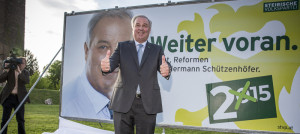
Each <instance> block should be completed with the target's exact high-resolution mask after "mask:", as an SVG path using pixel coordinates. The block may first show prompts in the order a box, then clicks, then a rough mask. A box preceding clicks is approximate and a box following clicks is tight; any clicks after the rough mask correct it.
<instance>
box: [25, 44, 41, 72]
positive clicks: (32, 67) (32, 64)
mask: <svg viewBox="0 0 300 134" xmlns="http://www.w3.org/2000/svg"><path fill="white" fill-rule="evenodd" d="M24 57H25V58H26V62H27V66H26V68H25V69H26V70H28V71H29V73H30V76H31V75H33V74H34V73H35V72H38V71H39V66H38V61H37V59H36V58H35V57H34V55H33V53H31V52H30V50H27V49H25V51H24Z"/></svg>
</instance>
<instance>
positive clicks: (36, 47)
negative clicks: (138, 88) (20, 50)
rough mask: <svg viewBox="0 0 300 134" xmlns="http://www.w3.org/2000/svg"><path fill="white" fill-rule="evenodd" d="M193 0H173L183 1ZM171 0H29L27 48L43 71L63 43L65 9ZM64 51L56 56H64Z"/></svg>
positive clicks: (134, 4)
mask: <svg viewBox="0 0 300 134" xmlns="http://www.w3.org/2000/svg"><path fill="white" fill-rule="evenodd" d="M181 1H191V0H172V1H171V2H181ZM167 2H168V0H26V9H25V45H24V47H25V49H27V50H30V51H31V52H32V53H33V55H34V57H35V58H36V59H37V61H38V65H39V71H40V72H42V71H43V68H44V67H45V66H46V65H47V64H49V63H50V61H51V60H52V59H53V57H54V56H55V54H56V53H57V52H58V51H59V49H60V48H61V47H62V43H63V32H64V31H63V28H64V13H65V12H67V13H71V12H72V11H75V12H84V11H91V10H102V9H110V8H115V6H118V7H131V6H139V5H149V4H161V3H167ZM62 53H63V52H62V51H60V52H59V54H58V55H57V57H56V58H55V60H60V61H61V60H62Z"/></svg>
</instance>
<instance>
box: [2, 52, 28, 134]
mask: <svg viewBox="0 0 300 134" xmlns="http://www.w3.org/2000/svg"><path fill="white" fill-rule="evenodd" d="M21 59H22V63H21V64H19V65H17V68H16V69H14V70H13V69H4V70H3V72H2V73H1V74H0V82H5V81H6V84H5V86H4V88H3V90H2V91H1V94H0V102H1V104H2V107H3V114H2V122H1V129H2V127H3V126H4V125H5V123H6V122H7V121H8V119H9V118H10V115H11V112H12V109H16V108H17V107H18V106H19V104H20V102H21V101H22V100H23V99H24V98H25V96H26V95H27V90H26V87H25V84H28V83H29V72H28V71H27V70H25V67H26V59H25V58H24V57H22V58H21ZM5 66H7V65H5ZM25 102H28V103H30V99H29V98H27V99H26V101H25ZM24 112H25V108H24V104H23V105H22V106H21V107H20V109H19V111H18V112H17V113H16V119H17V122H18V134H25V125H24V122H25V120H24ZM6 133H7V128H6V129H5V130H4V131H3V133H2V134H6Z"/></svg>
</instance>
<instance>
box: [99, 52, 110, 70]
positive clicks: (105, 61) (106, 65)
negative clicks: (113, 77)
mask: <svg viewBox="0 0 300 134" xmlns="http://www.w3.org/2000/svg"><path fill="white" fill-rule="evenodd" d="M109 56H110V50H107V52H106V56H105V58H103V59H102V60H101V70H102V71H103V72H108V71H109V70H110V63H109Z"/></svg>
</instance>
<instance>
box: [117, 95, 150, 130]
mask: <svg viewBox="0 0 300 134" xmlns="http://www.w3.org/2000/svg"><path fill="white" fill-rule="evenodd" d="M155 123H156V114H147V113H146V112H145V110H144V106H143V102H142V99H141V98H136V97H135V99H134V101H133V103H132V106H131V109H130V110H129V112H127V113H119V112H114V127H115V134H133V133H134V126H136V133H137V134H153V133H154V131H155Z"/></svg>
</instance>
